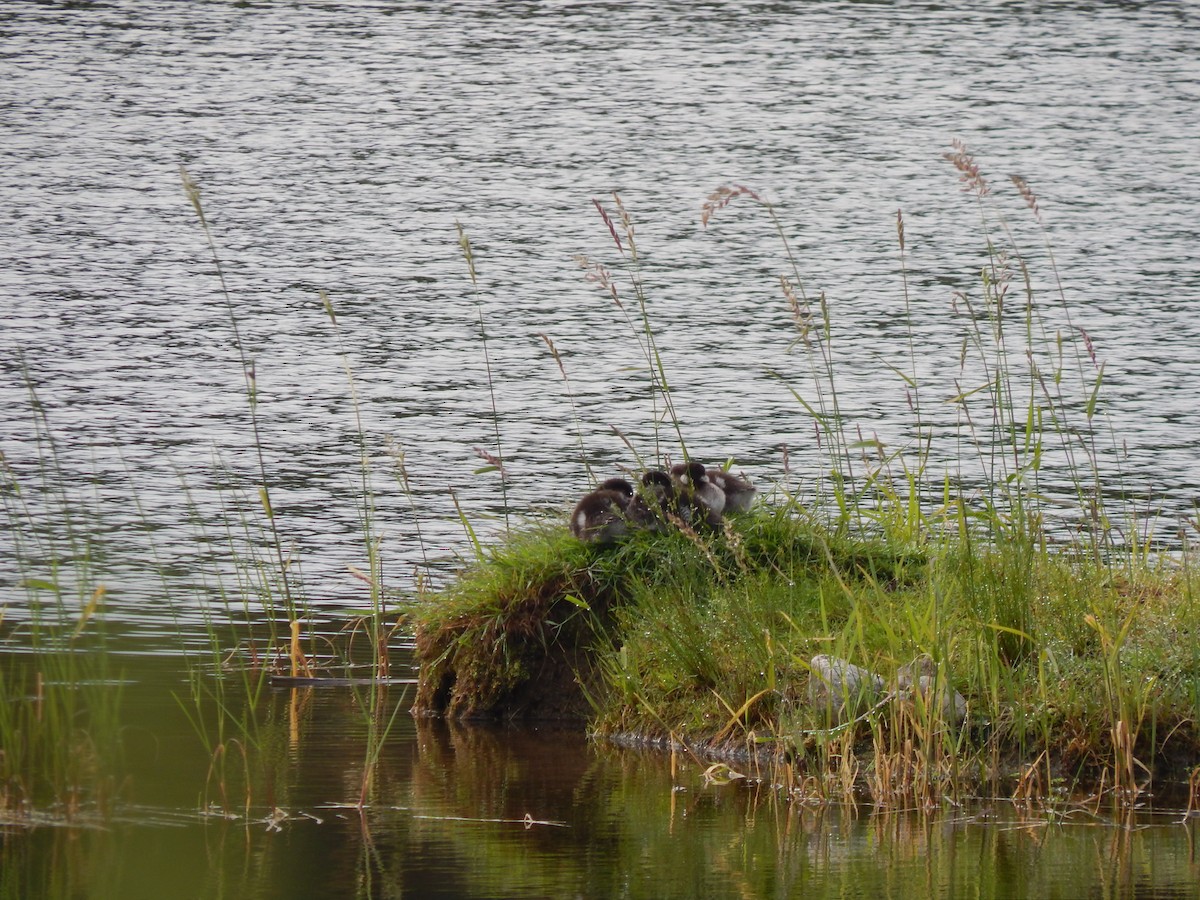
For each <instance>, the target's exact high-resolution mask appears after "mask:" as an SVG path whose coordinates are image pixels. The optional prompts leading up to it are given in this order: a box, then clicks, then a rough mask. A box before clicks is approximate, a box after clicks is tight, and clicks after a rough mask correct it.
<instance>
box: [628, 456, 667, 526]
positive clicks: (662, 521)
mask: <svg viewBox="0 0 1200 900" xmlns="http://www.w3.org/2000/svg"><path fill="white" fill-rule="evenodd" d="M628 512H629V521H630V522H632V523H633V524H634V525H637V526H638V527H640V528H647V529H649V530H650V531H664V530H665V529H666V527H667V515H668V514H674V515H679V514H680V513H679V498H678V495H677V494H676V492H675V485H674V484H673V483H672V481H671V476H670V475H668V474H667V473H666V472H664V471H663V470H662V469H651V470H650V471H648V472H646V473H645V474H643V475H642V485H641V489H640V490H639V491H638V494H637V496H635V497H634V498H633V499H632V500H631V501H630V502H629V510H628Z"/></svg>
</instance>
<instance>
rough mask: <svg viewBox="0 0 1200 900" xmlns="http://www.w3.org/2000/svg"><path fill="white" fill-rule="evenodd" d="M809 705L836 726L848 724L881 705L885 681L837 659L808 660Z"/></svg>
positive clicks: (831, 657)
mask: <svg viewBox="0 0 1200 900" xmlns="http://www.w3.org/2000/svg"><path fill="white" fill-rule="evenodd" d="M808 665H809V668H810V669H811V670H812V674H811V675H810V676H809V679H808V701H809V703H811V704H812V705H813V706H814V707H816V708H817V709H823V710H824V711H825V714H826V716H827V717H828V720H829V721H830V722H831V723H833V724H841V723H842V722H846V721H849V720H850V719H852V718H854V717H855V716H857V715H858V714H859V713H861V712H863V711H864V710H866V709H868V708H870V707H871V705H872V704H874V703H876V702H878V700H879V697H880V695H881V694H882V692H883V679H882V678H881V677H880V676H878V675H876V674H875V673H874V672H871V671H870V670H868V669H864V668H862V667H861V666H856V665H854V664H853V663H851V662H848V661H847V660H844V659H841V658H839V657H837V656H825V655H821V656H814V657H813V658H812V659H811V660H809V663H808Z"/></svg>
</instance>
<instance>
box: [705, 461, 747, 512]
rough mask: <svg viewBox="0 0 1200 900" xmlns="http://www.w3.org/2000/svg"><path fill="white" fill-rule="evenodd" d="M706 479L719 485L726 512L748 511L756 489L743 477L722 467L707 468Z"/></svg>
mask: <svg viewBox="0 0 1200 900" xmlns="http://www.w3.org/2000/svg"><path fill="white" fill-rule="evenodd" d="M705 474H706V475H708V480H709V481H711V482H712V483H713V484H715V485H716V486H717V487H719V488H720V489H721V490H722V491H723V492H724V494H725V509H724V512H726V513H744V512H749V511H750V506H751V504H753V503H754V494H755V493H756V492H757V491H758V488H756V487H755V486H754V485H752V484H751V483H750V482H749V481H747V480H746V479H745V478H742V477H740V476H738V475H734V474H732V473H730V472H726V471H725V470H724V469H707V470H706V471H705Z"/></svg>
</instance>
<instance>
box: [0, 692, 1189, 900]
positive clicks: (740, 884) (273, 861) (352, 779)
mask: <svg viewBox="0 0 1200 900" xmlns="http://www.w3.org/2000/svg"><path fill="white" fill-rule="evenodd" d="M269 706H270V709H269V711H268V712H267V714H266V715H265V716H264V721H265V723H266V727H265V729H264V731H263V732H261V733H260V735H259V738H260V740H259V744H258V747H257V748H256V749H253V750H251V751H250V756H251V762H250V764H251V767H252V768H253V769H255V770H256V771H258V772H259V773H260V774H259V775H258V776H256V777H258V778H261V779H264V780H260V781H258V782H257V783H256V785H255V787H254V790H255V791H258V790H260V789H261V788H263V787H264V786H267V785H273V787H272V788H271V791H272V792H273V793H266V794H261V795H259V794H256V799H255V802H254V804H253V806H252V807H251V808H250V809H249V810H246V809H243V808H241V806H240V804H241V798H240V797H235V798H233V801H234V802H233V803H232V804H231V805H230V808H229V809H228V810H227V811H222V810H221V809H218V808H212V809H211V810H210V811H209V812H208V813H206V814H204V815H197V813H196V812H195V807H194V806H191V805H189V804H188V802H187V801H186V799H185V795H186V794H187V790H184V791H182V792H179V791H178V790H172V789H170V788H169V786H168V785H167V782H168V781H171V780H178V779H180V778H183V779H184V780H185V781H186V780H188V778H187V776H186V775H185V773H184V768H185V767H183V766H181V767H179V768H178V769H175V768H174V767H173V766H168V768H167V770H165V771H162V770H160V775H161V776H163V777H162V779H161V784H160V782H159V781H158V780H156V779H155V778H154V776H153V774H152V773H153V772H154V767H153V766H139V768H138V771H137V775H136V778H135V781H134V783H133V786H132V789H133V791H134V792H135V793H136V795H137V800H138V802H137V803H133V802H127V803H126V804H125V805H123V806H121V807H119V808H118V809H117V810H116V812H115V813H114V815H113V816H111V817H110V818H108V819H106V820H104V821H103V822H102V823H100V822H98V823H97V824H102V826H103V827H96V828H92V827H78V826H77V827H69V826H62V827H42V828H37V829H32V830H29V829H8V830H7V831H6V832H5V833H4V834H3V840H2V845H0V873H2V874H0V896H4V897H14V898H15V897H28V896H70V895H74V894H75V893H77V892H80V891H82V892H85V893H87V894H88V895H89V896H162V895H164V894H168V893H171V892H173V891H174V892H177V891H178V890H179V886H180V885H182V884H187V885H189V890H190V894H189V895H190V896H198V897H209V896H212V897H217V896H243V897H259V896H262V897H265V896H283V895H293V896H356V897H396V896H421V897H498V896H512V897H517V896H520V897H529V896H545V897H574V896H582V897H613V896H627V897H680V898H683V897H725V896H739V897H764V898H766V897H799V896H804V897H810V896H815V897H845V896H863V897H867V896H872V897H876V896H948V895H957V894H960V893H961V894H965V895H970V896H995V897H1018V896H1019V897H1034V896H1036V897H1052V896H1060V897H1079V896H1104V897H1111V896H1139V897H1140V896H1152V897H1161V898H1167V897H1194V896H1196V894H1195V890H1196V889H1195V885H1196V884H1197V883H1198V880H1200V853H1198V851H1200V846H1198V843H1197V841H1198V837H1197V830H1196V820H1195V818H1194V817H1192V818H1188V817H1187V816H1185V815H1184V814H1182V813H1180V812H1178V811H1175V812H1154V811H1150V810H1142V811H1140V812H1131V813H1130V814H1129V815H1128V816H1127V817H1126V818H1124V819H1120V820H1112V819H1109V818H1107V817H1105V816H1103V815H1096V814H1095V813H1094V812H1093V811H1089V810H1085V809H1083V808H1081V807H1075V806H1060V807H1055V808H1049V809H1048V808H1040V807H1028V808H1026V807H1022V806H1020V805H1017V804H1012V803H1009V802H1003V801H995V802H991V801H986V800H981V801H977V802H973V803H970V804H967V805H965V806H963V807H960V808H949V807H948V808H945V809H943V810H940V811H935V812H930V813H919V812H916V811H903V810H901V811H880V810H875V809H872V808H870V807H866V806H858V807H855V806H852V805H839V804H834V805H832V806H825V807H819V806H812V805H808V804H805V803H803V802H793V801H789V800H788V799H787V798H786V795H784V794H783V793H781V792H779V791H778V790H776V789H775V788H772V787H770V786H769V785H768V784H765V783H762V782H758V781H755V780H754V779H746V780H734V781H731V782H729V783H727V784H717V783H713V782H710V781H706V779H705V778H704V774H703V770H704V766H703V765H701V764H699V763H698V762H695V761H693V760H689V759H687V758H681V759H679V760H677V761H676V762H675V764H673V763H672V761H671V760H670V759H669V758H668V757H667V756H665V755H663V754H660V753H642V752H638V751H632V750H623V749H616V748H613V747H610V746H606V745H603V744H599V745H598V744H594V743H589V742H587V741H585V740H584V739H583V738H582V737H581V736H579V735H578V734H574V733H561V732H553V731H546V732H539V731H516V730H511V729H504V728H494V729H481V728H464V727H456V726H452V725H447V724H445V723H442V722H430V721H415V722H414V721H409V720H406V721H404V722H401V723H400V724H399V726H398V727H397V730H396V731H395V732H394V733H393V734H392V736H391V737H390V738H389V740H388V742H387V745H386V747H385V748H384V752H383V753H382V755H381V757H380V764H379V769H378V772H377V774H376V779H375V786H374V788H373V790H372V793H371V794H370V800H369V803H368V804H367V806H366V807H365V808H364V809H363V810H362V811H361V812H360V811H359V810H358V809H357V798H358V796H359V793H360V789H361V776H362V771H363V769H362V763H363V753H362V750H363V747H362V741H361V737H362V728H363V719H362V715H361V712H359V711H358V710H357V709H356V706H355V703H354V702H353V700H352V698H351V697H350V696H349V695H348V694H347V693H346V692H344V691H315V692H313V691H311V690H306V691H296V692H293V691H280V692H277V693H275V694H274V695H273V697H272V699H271V702H270V705H269ZM297 712H298V713H299V719H298V720H297V719H296V718H294V716H295V715H296V714H297ZM160 731H161V727H160ZM164 750H165V748H164ZM164 755H170V756H173V755H174V751H170V752H169V753H166V754H164ZM184 756H185V757H188V756H190V753H185V754H184ZM171 761H174V760H171ZM196 771H197V770H195V769H193V770H192V772H191V776H192V778H191V783H192V785H193V789H194V787H195V781H194V776H195V775H196ZM177 787H178V785H176V788H177ZM172 794H177V795H178V799H176V800H169V799H168V797H169V796H171V795H172ZM163 801H165V802H163ZM263 801H265V802H263Z"/></svg>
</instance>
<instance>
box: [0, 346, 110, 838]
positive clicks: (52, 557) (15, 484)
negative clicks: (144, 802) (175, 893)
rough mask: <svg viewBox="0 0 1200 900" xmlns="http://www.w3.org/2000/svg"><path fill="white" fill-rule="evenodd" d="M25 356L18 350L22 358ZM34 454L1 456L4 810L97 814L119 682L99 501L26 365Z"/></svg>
mask: <svg viewBox="0 0 1200 900" xmlns="http://www.w3.org/2000/svg"><path fill="white" fill-rule="evenodd" d="M22 365H23V361H22ZM25 382H26V385H27V387H28V392H29V403H30V410H31V413H32V421H33V427H34V433H35V436H36V441H37V446H38V448H39V451H40V452H39V454H38V458H37V460H36V463H35V464H34V469H33V471H32V472H29V473H24V474H23V475H19V474H18V472H17V471H16V469H15V468H14V465H13V464H12V463H10V461H9V460H7V459H6V458H4V457H3V455H0V498H2V501H3V504H4V531H5V533H6V535H7V536H8V538H9V539H10V540H11V542H12V551H13V553H12V556H11V560H12V562H13V564H14V569H13V570H12V571H10V572H8V573H6V574H5V580H6V581H7V582H8V586H9V587H11V588H14V589H15V590H14V592H13V594H12V595H11V596H12V597H13V599H15V600H16V602H15V603H13V602H12V601H10V604H9V605H7V606H5V607H3V608H0V644H3V645H4V646H5V647H6V648H11V650H10V651H8V652H5V653H4V654H3V655H0V820H4V821H6V822H9V823H11V824H17V825H32V824H37V823H39V822H54V821H60V820H64V819H65V820H66V821H69V822H75V821H82V820H85V819H86V820H90V819H93V818H96V817H100V818H103V817H104V816H106V815H108V814H109V813H110V812H111V809H112V804H113V802H114V801H115V799H116V796H117V793H118V792H119V790H120V787H121V775H120V761H121V754H122V742H121V733H120V727H119V723H118V717H119V711H120V707H121V696H122V692H121V689H120V687H119V676H118V673H116V672H114V671H113V669H112V665H111V660H110V658H109V655H108V653H107V652H106V646H107V633H106V627H105V621H104V608H105V597H106V594H107V592H108V588H107V586H106V585H105V584H104V583H103V582H101V581H100V576H99V571H98V567H97V560H98V558H100V557H102V555H103V548H102V547H101V545H100V543H99V541H98V538H97V535H98V533H99V529H98V527H97V522H98V513H97V510H96V506H95V503H94V500H93V499H92V498H88V497H86V496H84V495H82V494H79V493H73V492H70V491H68V490H67V488H66V481H65V479H64V478H63V477H62V466H61V462H60V458H59V453H60V449H59V444H58V442H57V439H56V438H55V436H54V432H53V430H52V428H51V423H50V420H49V417H48V415H47V413H46V411H45V408H44V406H43V405H42V404H41V402H40V401H39V398H38V396H37V392H36V391H35V389H34V387H33V383H32V380H31V378H30V377H29V373H28V371H27V370H25Z"/></svg>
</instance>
